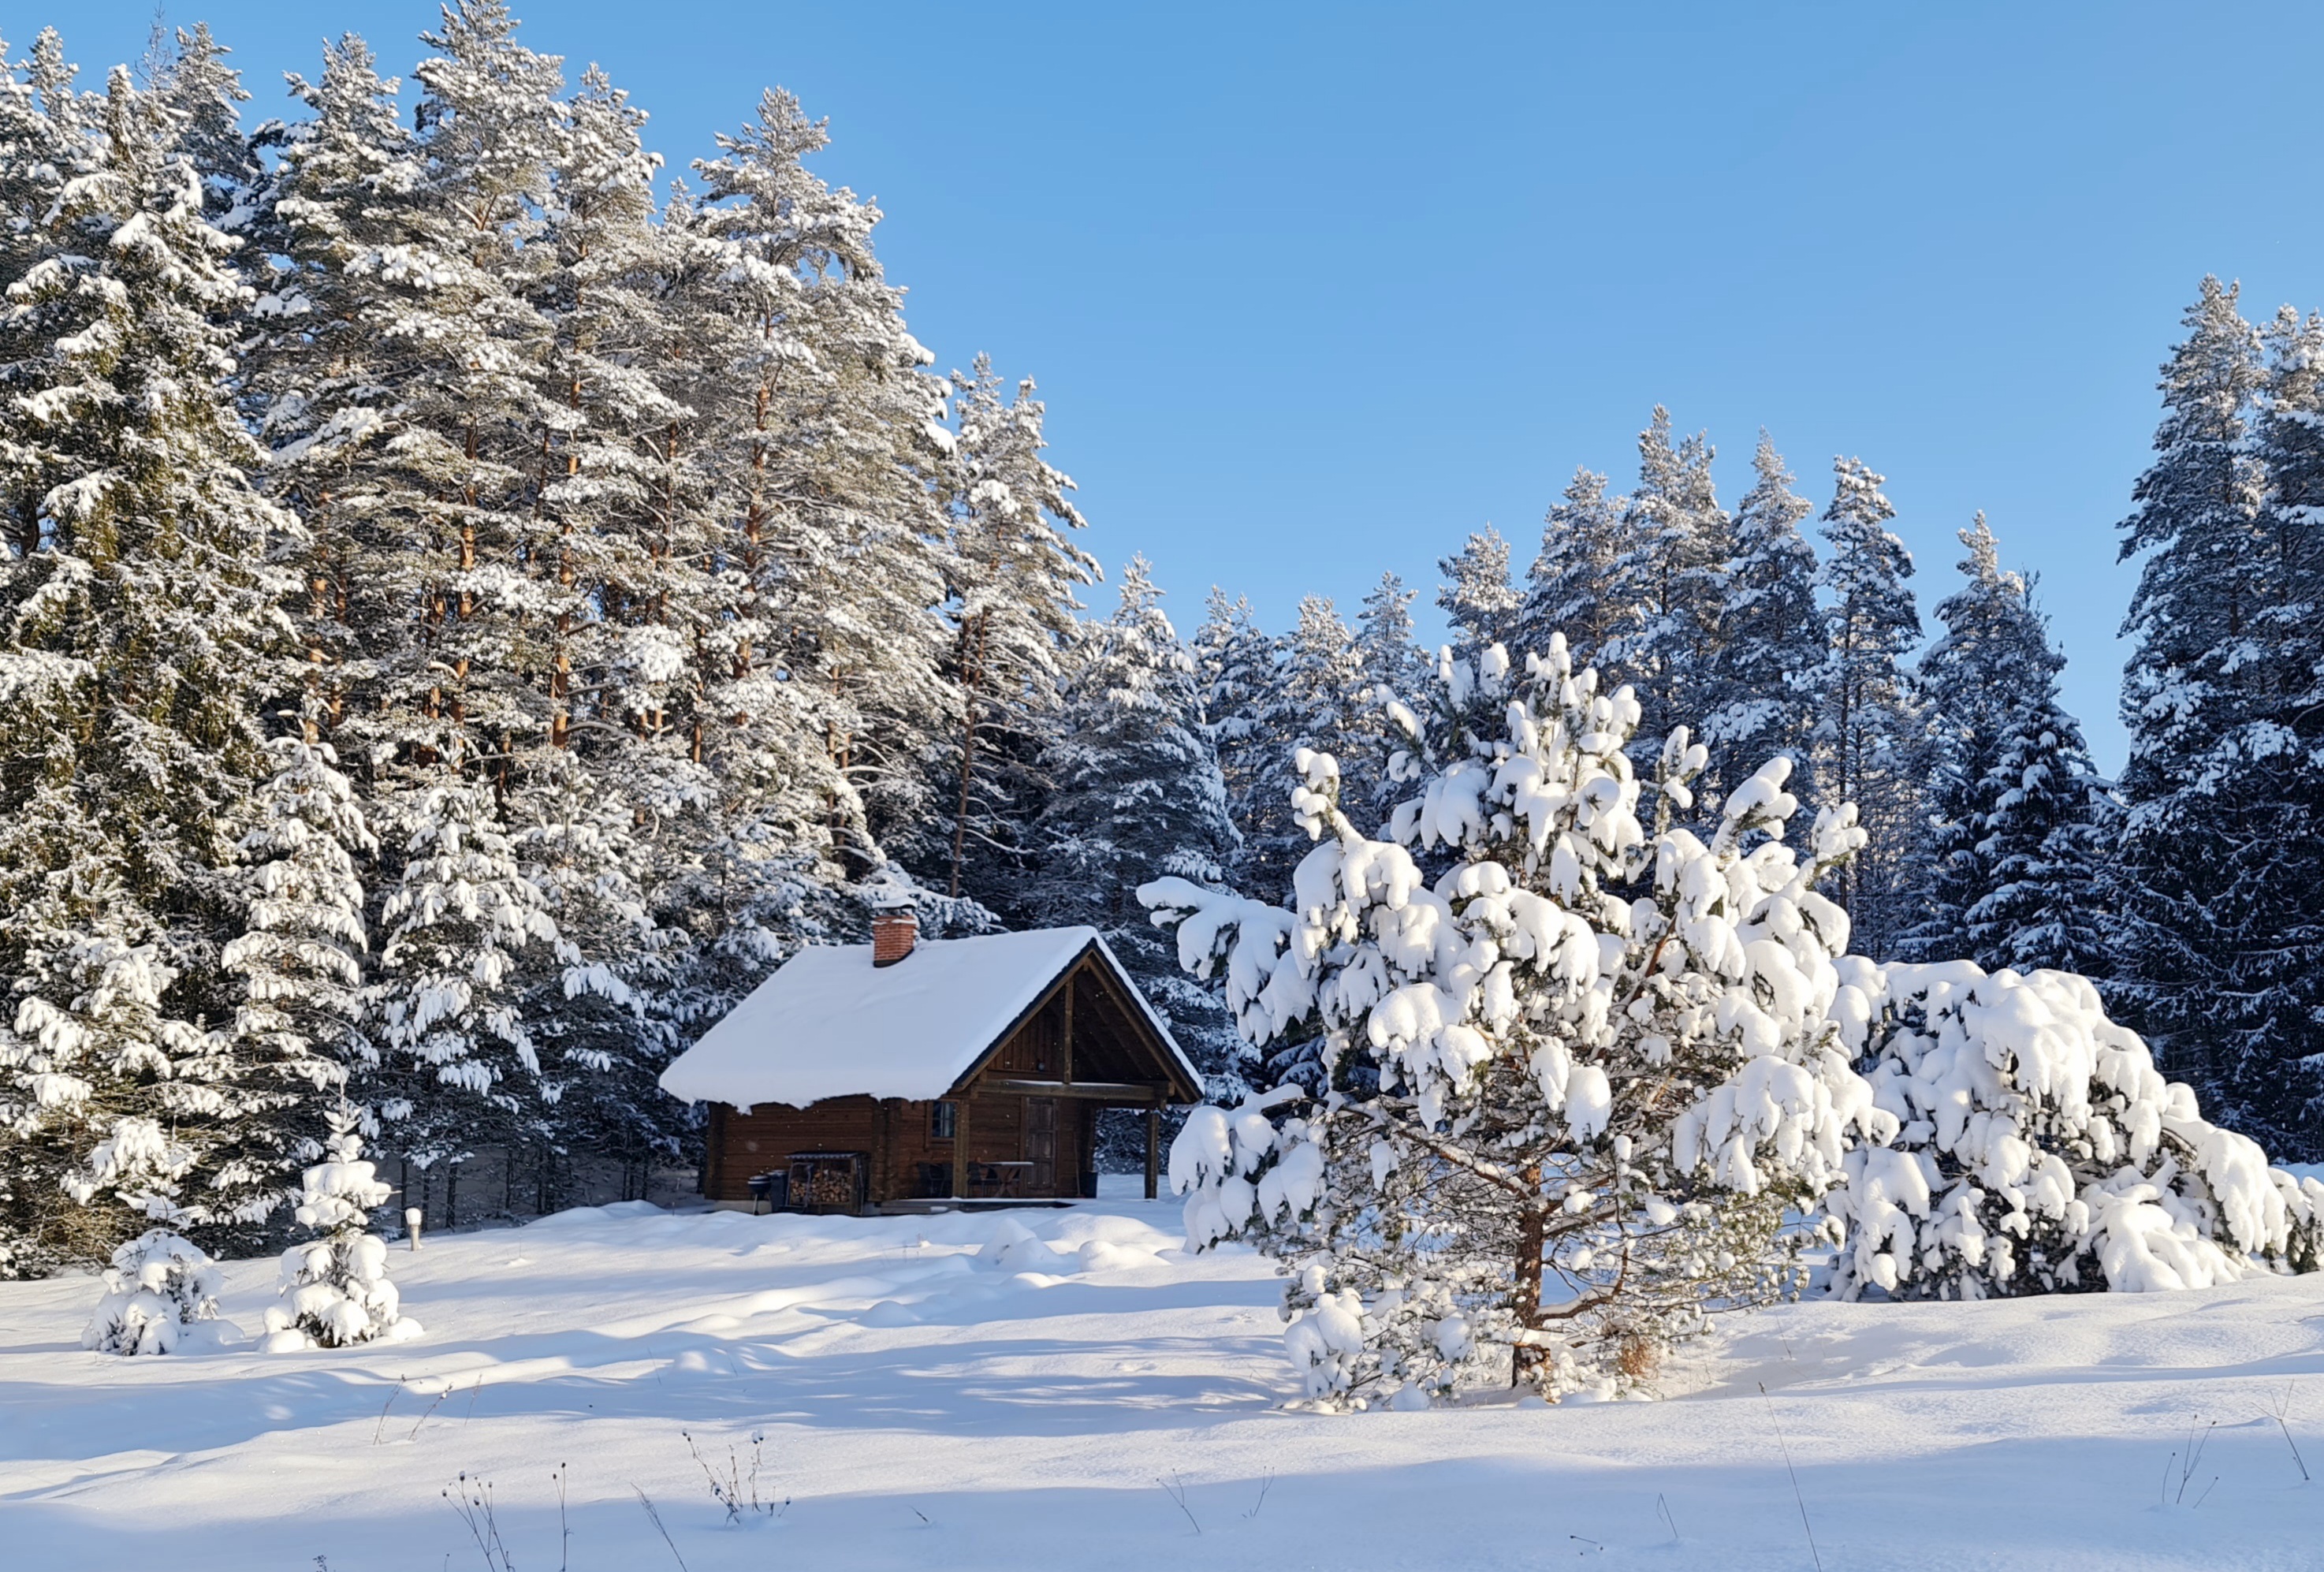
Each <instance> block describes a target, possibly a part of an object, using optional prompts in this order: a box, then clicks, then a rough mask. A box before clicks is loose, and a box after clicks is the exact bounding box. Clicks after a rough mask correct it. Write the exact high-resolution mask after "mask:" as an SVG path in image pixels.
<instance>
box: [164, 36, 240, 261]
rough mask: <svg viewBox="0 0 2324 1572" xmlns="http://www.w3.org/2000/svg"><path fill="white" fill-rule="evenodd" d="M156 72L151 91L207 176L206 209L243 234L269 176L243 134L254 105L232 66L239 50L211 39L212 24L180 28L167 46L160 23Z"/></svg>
mask: <svg viewBox="0 0 2324 1572" xmlns="http://www.w3.org/2000/svg"><path fill="white" fill-rule="evenodd" d="M154 31H155V38H154V44H155V46H156V47H155V49H154V51H152V53H153V55H154V64H155V68H156V69H155V70H154V73H153V80H152V82H151V83H149V84H148V85H147V90H148V91H150V92H152V94H153V95H154V96H155V97H158V98H160V99H161V103H162V105H163V106H165V107H166V108H167V110H168V111H169V113H170V115H171V118H172V119H173V120H175V121H176V123H177V126H178V149H179V151H180V153H182V154H183V155H184V157H185V158H186V160H187V161H188V162H189V163H191V164H192V165H193V168H194V171H195V172H196V173H197V174H198V175H199V176H200V177H201V181H202V206H203V208H204V210H205V211H206V212H207V213H208V215H209V217H210V218H211V220H212V221H213V222H214V223H216V224H217V226H218V227H220V228H222V229H224V230H226V231H227V232H228V233H229V234H232V233H236V232H239V231H240V230H241V229H242V227H243V226H244V222H245V220H246V219H247V218H248V217H249V212H248V208H249V204H250V201H251V199H252V197H253V196H254V194H255V191H256V189H257V186H258V184H259V181H260V180H261V179H262V178H263V174H264V172H265V171H264V170H263V167H262V166H261V164H260V162H259V158H258V154H257V151H256V149H254V147H253V146H252V145H251V139H250V138H249V137H247V136H245V135H244V134H243V130H242V106H243V105H244V104H247V103H249V102H250V92H249V89H247V88H244V86H243V85H242V73H241V72H240V71H237V70H235V69H234V68H233V67H231V66H229V65H227V64H226V56H228V55H229V54H232V53H233V52H234V51H232V50H230V49H228V48H226V45H224V44H222V43H220V42H218V41H217V39H215V38H213V37H211V36H210V27H209V23H207V22H197V23H194V25H193V27H192V28H191V29H190V30H189V29H187V28H183V27H180V28H178V29H176V30H175V31H174V32H173V34H172V36H171V38H170V39H169V40H167V41H166V42H165V41H164V40H162V39H161V36H160V32H161V28H160V23H158V22H157V23H155V29H154Z"/></svg>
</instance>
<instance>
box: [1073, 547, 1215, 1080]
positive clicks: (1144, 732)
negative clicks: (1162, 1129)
mask: <svg viewBox="0 0 2324 1572" xmlns="http://www.w3.org/2000/svg"><path fill="white" fill-rule="evenodd" d="M1161 598H1162V592H1161V591H1160V590H1158V589H1157V588H1156V587H1155V586H1154V581H1153V578H1152V577H1151V574H1150V571H1149V569H1148V567H1147V565H1146V561H1145V559H1143V558H1136V559H1132V560H1131V561H1130V566H1129V568H1128V569H1127V570H1126V571H1125V572H1124V573H1123V575H1122V579H1121V599H1120V606H1118V607H1117V608H1116V610H1115V611H1114V614H1113V615H1112V616H1111V617H1110V618H1109V619H1108V620H1106V621H1105V622H1102V623H1099V624H1093V625H1092V626H1090V628H1089V629H1088V632H1087V633H1086V634H1085V637H1086V639H1087V640H1088V643H1089V647H1088V649H1087V650H1086V651H1085V652H1084V655H1083V657H1082V659H1081V660H1080V661H1078V662H1077V664H1076V666H1075V669H1074V674H1073V676H1072V678H1071V680H1070V681H1069V682H1068V684H1067V687H1066V690H1065V711H1064V717H1063V726H1062V728H1061V731H1060V734H1059V735H1058V737H1057V739H1056V741H1055V742H1054V743H1053V744H1051V745H1050V749H1049V753H1048V756H1047V759H1046V760H1045V761H1044V765H1045V768H1046V770H1047V773H1048V775H1049V777H1050V779H1051V780H1052V781H1054V782H1055V786H1054V788H1053V790H1052V792H1051V795H1050V798H1049V800H1048V802H1047V806H1046V807H1045V809H1043V812H1042V815H1041V822H1040V825H1039V845H1040V848H1041V851H1040V873H1041V876H1040V880H1039V883H1038V885H1037V891H1038V893H1037V897H1036V902H1035V905H1034V909H1033V910H1034V915H1035V916H1036V918H1037V920H1040V921H1041V922H1042V923H1044V924H1047V925H1051V926H1065V925H1068V924H1087V925H1089V926H1091V927H1093V928H1095V929H1098V930H1099V932H1101V933H1102V934H1103V935H1104V936H1105V941H1106V943H1107V945H1108V946H1110V947H1111V948H1112V950H1113V952H1114V954H1115V956H1116V957H1119V958H1120V961H1121V964H1122V966H1123V967H1124V969H1125V970H1127V971H1128V972H1129V974H1130V977H1131V979H1132V980H1133V981H1134V982H1136V983H1137V984H1138V985H1139V993H1140V994H1144V995H1145V997H1146V1000H1147V1002H1148V1003H1150V1004H1152V1005H1153V1006H1154V1007H1155V1009H1156V1010H1157V1012H1159V1013H1161V1015H1162V1017H1163V1019H1164V1021H1165V1022H1167V1024H1168V1026H1169V1028H1170V1031H1171V1033H1172V1035H1173V1036H1175V1037H1176V1039H1177V1040H1178V1041H1179V1043H1180V1045H1181V1046H1183V1047H1184V1048H1185V1049H1186V1050H1187V1051H1188V1052H1189V1053H1190V1054H1192V1055H1193V1056H1194V1060H1195V1065H1196V1068H1199V1069H1201V1070H1203V1072H1204V1073H1205V1074H1206V1075H1208V1076H1210V1077H1213V1079H1214V1080H1215V1081H1218V1083H1219V1084H1220V1085H1221V1086H1222V1087H1225V1086H1227V1085H1228V1082H1226V1081H1225V1080H1223V1079H1221V1077H1229V1076H1230V1075H1231V1070H1232V1067H1233V1065H1234V1062H1235V1060H1236V1059H1237V1057H1238V1055H1237V1050H1236V1040H1235V1035H1234V1023H1233V1022H1232V1021H1231V1019H1230V1018H1229V1017H1228V1015H1227V1013H1226V1009H1225V1006H1224V1005H1223V1004H1222V1003H1220V1002H1219V999H1218V996H1217V994H1216V991H1215V990H1213V989H1209V988H1205V987H1203V986H1202V985H1199V984H1197V983H1196V982H1194V980H1193V979H1192V978H1190V977H1188V976H1186V975H1185V972H1184V971H1182V970H1181V969H1180V968H1179V966H1178V963H1177V956H1176V949H1175V948H1174V947H1173V946H1172V944H1171V942H1170V940H1169V938H1168V936H1167V935H1166V934H1164V933H1162V932H1161V930H1159V929H1157V928H1156V927H1155V926H1154V925H1153V924H1152V923H1151V922H1150V921H1148V920H1147V915H1146V911H1145V909H1144V908H1143V907H1142V906H1140V905H1139V903H1138V900H1137V897H1136V894H1135V893H1134V892H1135V891H1136V890H1137V889H1138V887H1139V885H1141V884H1145V883H1150V882H1152V881H1153V880H1156V879H1159V878H1164V877H1176V878H1180V879H1186V880H1191V881H1193V882H1194V883H1197V884H1200V885H1203V886H1204V887H1205V888H1211V889H1216V888H1219V887H1220V884H1221V881H1222V877H1223V874H1224V870H1225V863H1226V860H1227V858H1228V856H1229V855H1230V854H1231V852H1232V851H1233V849H1234V846H1235V831H1234V826H1233V825H1232V824H1231V823H1230V822H1229V821H1228V818H1227V803H1226V784H1225V782H1224V781H1223V780H1222V779H1221V777H1220V774H1219V765H1218V755H1217V754H1216V753H1215V752H1214V751H1213V746H1212V744H1211V740H1210V737H1209V735H1207V733H1206V732H1205V730H1204V728H1203V720H1202V696H1201V693H1200V690H1199V689H1198V687H1197V681H1196V675H1195V670H1194V660H1193V658H1192V657H1191V656H1190V655H1189V654H1188V653H1187V652H1186V650H1185V646H1184V645H1183V644H1182V643H1180V642H1179V639H1178V634H1177V631H1176V629H1175V628H1173V627H1172V626H1171V625H1170V619H1169V618H1168V616H1167V615H1165V614H1164V612H1163V610H1162V606H1161ZM1235 1085H1236V1086H1237V1087H1239V1083H1235Z"/></svg>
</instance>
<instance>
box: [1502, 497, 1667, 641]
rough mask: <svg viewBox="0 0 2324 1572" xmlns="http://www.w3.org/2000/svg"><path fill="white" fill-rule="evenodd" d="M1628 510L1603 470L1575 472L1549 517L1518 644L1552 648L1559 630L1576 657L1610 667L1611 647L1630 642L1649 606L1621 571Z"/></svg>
mask: <svg viewBox="0 0 2324 1572" xmlns="http://www.w3.org/2000/svg"><path fill="white" fill-rule="evenodd" d="M1628 512H1629V507H1628V501H1627V500H1626V499H1624V498H1621V497H1609V496H1608V495H1606V477H1605V476H1602V475H1597V474H1593V473H1592V472H1591V471H1590V470H1588V469H1577V470H1575V471H1574V472H1573V478H1572V480H1571V481H1569V482H1568V483H1567V484H1566V487H1565V495H1564V496H1563V498H1561V499H1560V500H1559V501H1558V502H1557V504H1555V505H1554V506H1553V507H1552V508H1551V509H1550V510H1549V513H1548V514H1547V516H1546V517H1545V519H1544V520H1543V522H1542V531H1541V550H1540V552H1539V554H1538V555H1536V556H1535V558H1534V559H1533V567H1532V569H1530V570H1529V571H1528V572H1527V574H1526V593H1525V602H1524V604H1523V605H1522V606H1519V607H1518V608H1517V642H1516V643H1514V644H1512V645H1511V646H1510V647H1511V648H1512V649H1524V650H1545V649H1547V648H1548V647H1549V641H1550V636H1551V635H1552V634H1556V635H1559V636H1561V637H1563V639H1564V640H1565V644H1566V648H1567V649H1569V650H1571V651H1572V652H1573V659H1574V660H1575V661H1576V662H1578V663H1579V664H1581V665H1583V666H1598V667H1600V668H1601V669H1603V670H1607V671H1608V672H1609V674H1610V672H1611V670H1612V669H1611V668H1610V667H1608V666H1606V665H1605V660H1606V652H1609V651H1616V652H1618V650H1620V649H1623V648H1627V647H1628V645H1629V643H1631V641H1633V640H1634V639H1635V638H1636V637H1637V630H1638V626H1639V623H1640V620H1641V618H1642V616H1643V614H1644V607H1643V606H1639V605H1637V603H1635V602H1632V601H1630V600H1628V599H1626V598H1624V597H1623V596H1621V595H1620V594H1619V593H1618V585H1617V581H1616V578H1615V571H1614V569H1615V564H1616V563H1617V562H1618V561H1619V560H1620V559H1621V557H1622V551H1623V544H1622V543H1623V540H1624V521H1625V519H1626V518H1627V517H1628Z"/></svg>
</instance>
